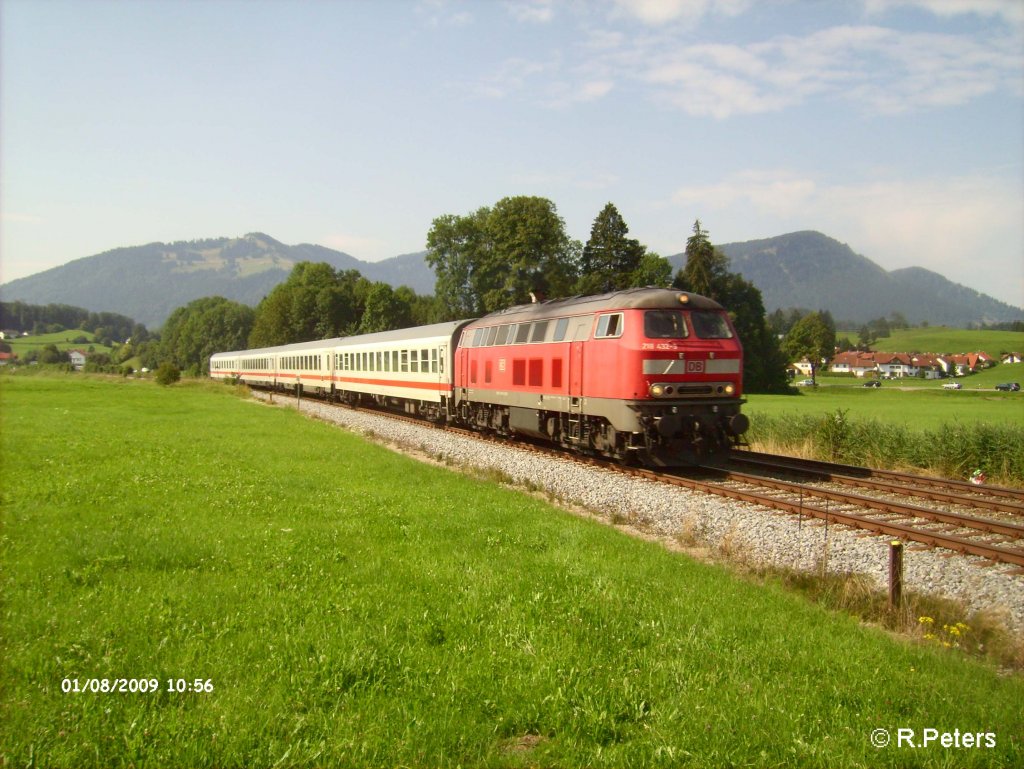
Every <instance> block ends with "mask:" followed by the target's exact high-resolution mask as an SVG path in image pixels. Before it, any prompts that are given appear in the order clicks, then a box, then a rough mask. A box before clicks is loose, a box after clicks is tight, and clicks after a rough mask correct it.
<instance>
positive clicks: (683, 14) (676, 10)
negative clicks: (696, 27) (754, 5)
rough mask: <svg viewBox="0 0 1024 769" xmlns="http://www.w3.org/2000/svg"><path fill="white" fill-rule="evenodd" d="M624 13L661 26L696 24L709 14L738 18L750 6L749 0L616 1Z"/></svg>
mask: <svg viewBox="0 0 1024 769" xmlns="http://www.w3.org/2000/svg"><path fill="white" fill-rule="evenodd" d="M615 5H616V6H617V7H618V8H619V9H620V10H621V11H622V12H624V13H626V14H627V15H629V16H632V17H634V18H636V19H639V20H640V21H642V22H644V23H645V24H649V25H651V26H660V25H663V24H668V23H674V22H679V23H682V24H684V25H691V26H692V25H693V24H696V23H697V22H698V21H700V19H701V18H702V17H703V16H704V15H705V14H708V13H719V14H722V15H725V16H736V15H739V14H740V13H742V12H743V11H745V10H746V9H747V7H748V6H749V5H750V2H749V0H615Z"/></svg>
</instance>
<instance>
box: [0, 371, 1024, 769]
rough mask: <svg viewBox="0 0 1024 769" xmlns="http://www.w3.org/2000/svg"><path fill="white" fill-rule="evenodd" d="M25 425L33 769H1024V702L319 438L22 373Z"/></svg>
mask: <svg viewBox="0 0 1024 769" xmlns="http://www.w3.org/2000/svg"><path fill="white" fill-rule="evenodd" d="M0 415H2V420H3V423H2V428H3V429H2V432H0V440H2V443H0V449H2V453H0V457H2V460H3V488H2V497H0V500H2V515H3V529H2V536H0V569H2V571H0V576H2V580H3V586H4V587H3V591H4V592H3V613H2V627H0V650H2V659H3V664H2V666H0V765H2V766H4V767H15V766H17V767H22V766H52V767H122V766H134V767H176V766H211V767H231V766H247V767H290V766H303V767H320V766H342V767H343V766H399V765H401V766H414V767H421V766H459V765H463V766H465V765H469V766H494V767H517V766H614V767H628V766H671V767H675V766H740V765H756V766H813V767H837V766H863V767H878V766H910V765H913V766H958V767H960V766H963V767H973V766H991V767H1006V766H1012V765H1017V766H1019V765H1021V764H1022V763H1024V710H1022V708H1021V703H1022V702H1024V680H1022V679H1021V677H1020V676H1019V675H1006V674H1000V673H998V672H997V671H996V670H995V669H993V668H992V667H989V666H987V665H985V664H982V663H979V662H975V661H971V660H968V659H965V658H963V657H962V656H961V655H960V654H959V653H958V652H951V651H948V650H945V649H941V648H937V647H935V646H934V645H925V644H923V643H913V642H910V641H907V640H900V639H896V638H893V637H890V636H889V635H887V634H885V633H884V632H882V631H879V630H876V629H872V628H870V627H866V626H863V625H861V624H859V623H858V622H856V621H854V620H853V619H851V618H849V617H846V616H844V615H841V614H838V613H833V612H828V611H825V610H823V609H820V608H817V607H814V606H812V605H810V604H808V603H807V602H806V601H804V600H803V599H801V598H799V597H797V596H794V595H792V594H789V593H787V592H785V591H784V590H783V589H782V588H780V587H778V586H771V585H770V586H768V587H760V586H756V585H753V584H750V583H748V582H747V581H745V580H743V579H741V578H739V577H736V576H732V575H730V573H728V572H727V571H726V570H724V569H723V568H720V567H714V566H708V565H704V564H700V563H697V562H694V561H692V560H690V559H688V558H686V557H685V556H682V555H680V554H674V553H670V552H668V551H666V550H665V549H663V548H662V547H660V546H658V545H656V544H652V543H647V542H642V541H637V540H633V539H630V538H628V537H626V536H624V535H623V534H621V533H619V532H617V531H615V530H613V529H610V528H608V527H605V526H602V525H600V524H597V523H595V522H592V521H588V520H583V519H580V518H576V517H574V516H571V515H569V514H567V513H563V512H560V511H558V510H556V509H554V508H552V507H551V506H549V505H548V504H546V503H545V502H543V501H540V500H538V499H536V498H533V497H531V496H528V495H525V494H521V493H517V492H514V491H510V490H507V489H502V488H499V487H496V486H494V485H492V484H489V483H486V482H483V481H479V480H473V479H470V478H466V477H463V476H461V475H458V474H456V473H453V472H451V471H448V470H445V469H441V468H436V467H432V466H428V465H424V464H420V463H417V462H415V461H413V460H411V459H409V458H406V457H403V456H400V455H397V454H394V453H391V452H389V451H387V450H385V449H383V448H380V447H377V446H374V445H372V444H368V443H367V442H365V441H364V440H362V439H360V438H358V437H355V436H352V435H350V434H347V433H344V432H342V431H340V430H338V429H336V428H334V427H330V426H328V425H325V424H322V423H317V422H312V421H309V420H307V419H306V418H304V417H302V416H301V415H298V414H296V413H295V411H294V410H276V409H270V408H265V407H262V406H259V405H256V404H254V403H252V402H249V401H245V400H243V399H240V398H237V397H233V395H232V394H231V392H230V391H229V390H228V389H227V388H222V387H218V386H211V385H206V386H200V385H191V384H189V385H176V386H174V387H171V388H159V387H157V386H155V385H153V384H151V383H148V382H139V381H133V380H115V379H98V378H88V377H81V376H77V377H73V376H67V377H50V376H27V375H24V374H18V375H14V376H11V375H5V376H0ZM90 679H107V680H114V679H132V680H136V681H137V680H140V679H141V680H145V681H147V682H148V681H149V680H150V679H155V681H156V689H157V690H156V691H152V692H146V693H128V692H125V693H112V692H108V693H104V692H87V691H82V692H77V693H75V692H68V693H65V692H64V691H63V690H62V689H63V688H70V687H71V686H72V684H71V682H72V681H77V682H78V686H79V687H80V688H82V687H86V688H87V687H88V685H89V684H88V681H89V680H90ZM179 679H181V680H185V681H190V682H191V681H193V680H196V679H198V680H199V681H200V682H201V683H202V684H203V685H204V686H206V687H207V688H212V691H209V692H177V691H168V688H169V687H168V684H167V682H168V681H171V682H176V681H178V680H179ZM65 681H67V682H68V683H66V684H63V686H62V682H65ZM206 682H209V683H208V684H207V683H206ZM148 685H149V684H148V683H147V684H145V686H147V687H148ZM170 688H172V689H174V688H176V685H175V684H173V683H172V685H171V687H170ZM877 729H886V730H888V733H889V735H890V737H891V739H892V743H891V744H890V745H889V746H888V747H883V748H876V747H874V746H873V745H872V741H871V740H872V734H873V732H874V730H877ZM900 729H903V730H910V731H909V732H904V735H907V734H910V733H912V734H913V739H914V740H916V741H917V743H919V744H921V743H923V742H924V740H925V739H927V738H929V737H931V739H930V740H929V743H928V744H927V745H922V746H920V747H916V748H915V747H910V746H908V745H906V744H905V743H904V744H900V743H899V732H898V730H900ZM928 730H934V732H932V731H928ZM954 732H956V733H957V734H956V736H954ZM966 733H971V734H972V735H973V734H974V733H979V734H983V735H991V737H982V738H980V740H979V741H980V742H981V743H982V747H963V745H962V739H963V738H962V735H963V734H966ZM943 734H948V735H949V737H948V740H949V741H950V744H952V741H953V740H954V739H955V740H956V741H957V743H958V744H959V745H960V747H944V746H943V745H942V744H941V737H940V735H943ZM875 739H878V735H877V734H876V735H875ZM973 739H974V738H973V737H972V740H973ZM989 741H991V742H992V743H993V746H991V747H989V746H988V742H989Z"/></svg>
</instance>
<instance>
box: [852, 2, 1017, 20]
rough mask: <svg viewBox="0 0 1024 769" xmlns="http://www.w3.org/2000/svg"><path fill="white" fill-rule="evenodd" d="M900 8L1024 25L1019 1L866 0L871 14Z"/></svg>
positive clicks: (865, 6)
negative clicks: (912, 8) (972, 15)
mask: <svg viewBox="0 0 1024 769" xmlns="http://www.w3.org/2000/svg"><path fill="white" fill-rule="evenodd" d="M900 6H916V7H918V8H923V9H924V10H926V11H929V12H930V13H933V14H935V15H936V16H943V17H947V18H948V17H952V16H963V15H967V14H974V15H977V16H998V17H1002V18H1004V19H1006V21H1009V22H1011V23H1015V24H1021V23H1024V3H1021V2H1019V0H865V1H864V9H865V10H866V11H867V12H868V13H869V14H881V13H886V12H887V11H889V10H891V9H892V8H896V7H900Z"/></svg>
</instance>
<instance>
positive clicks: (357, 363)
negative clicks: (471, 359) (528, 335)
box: [210, 321, 469, 419]
mask: <svg viewBox="0 0 1024 769" xmlns="http://www.w3.org/2000/svg"><path fill="white" fill-rule="evenodd" d="M468 322H469V321H452V322H448V323H437V324H434V325H432V326H420V327H417V328H410V329H401V330H398V331H384V332H381V333H377V334H364V335H362V336H351V337H341V338H337V339H322V340H318V341H315V342H303V343H299V344H289V345H281V346H278V347H264V348H261V349H256V350H236V351H233V352H220V353H216V354H214V355H213V356H211V358H210V376H211V377H212V378H214V379H220V380H237V381H239V382H244V383H245V384H249V385H256V386H260V387H271V388H274V389H276V390H282V391H287V392H299V393H311V394H318V395H326V396H328V397H330V398H332V399H337V400H345V401H347V402H350V403H358V401H359V400H360V398H362V397H369V398H372V399H373V400H374V401H376V402H377V403H380V404H382V405H396V403H397V402H398V401H401V402H402V404H403V408H404V409H405V410H406V411H409V412H411V413H419V414H420V415H423V416H427V417H428V418H434V419H437V418H440V417H442V416H444V414H445V413H446V411H447V407H448V401H449V399H450V397H451V393H452V370H453V368H454V365H453V364H454V355H455V347H456V345H458V341H459V335H460V334H461V332H462V328H463V327H464V326H465V325H466V324H467V323H468Z"/></svg>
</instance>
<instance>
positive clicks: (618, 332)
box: [594, 312, 622, 339]
mask: <svg viewBox="0 0 1024 769" xmlns="http://www.w3.org/2000/svg"><path fill="white" fill-rule="evenodd" d="M617 336H622V313H621V312H616V313H612V314H610V315H601V316H599V317H598V319H597V331H595V332H594V338H595V339H609V338H611V337H617Z"/></svg>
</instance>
